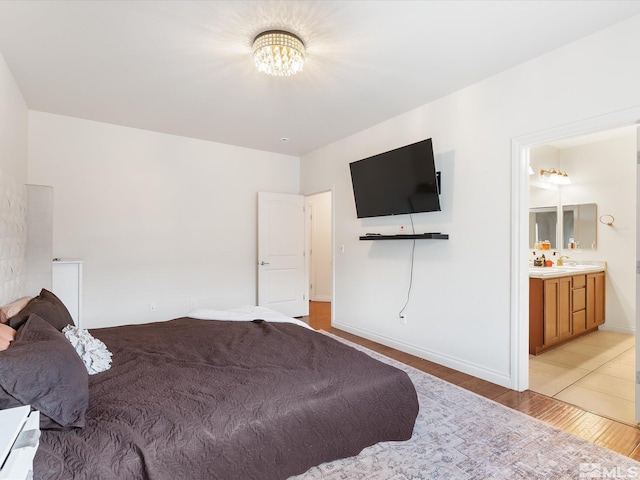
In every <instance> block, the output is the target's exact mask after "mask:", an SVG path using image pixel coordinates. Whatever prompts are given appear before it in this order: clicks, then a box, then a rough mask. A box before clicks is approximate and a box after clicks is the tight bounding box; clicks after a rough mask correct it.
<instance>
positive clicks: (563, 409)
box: [303, 302, 640, 461]
mask: <svg viewBox="0 0 640 480" xmlns="http://www.w3.org/2000/svg"><path fill="white" fill-rule="evenodd" d="M303 320H305V321H307V322H308V323H309V325H311V326H312V327H313V328H315V329H317V330H325V331H327V332H330V333H333V334H334V335H337V336H339V337H342V338H345V339H347V340H349V341H352V342H354V343H357V344H359V345H362V346H363V347H366V348H368V349H370V350H373V351H375V352H378V353H381V354H383V355H386V356H387V357H390V358H393V359H395V360H398V361H399V362H402V363H404V364H406V365H410V366H412V367H414V368H417V369H419V370H422V371H423V372H426V373H429V374H431V375H433V376H435V377H438V378H441V379H442V380H445V381H447V382H450V383H453V384H455V385H458V386H460V387H463V388H466V389H467V390H470V391H472V392H475V393H477V394H479V395H482V396H484V397H486V398H490V399H492V400H494V401H496V402H498V403H501V404H503V405H506V406H507V407H510V408H513V409H514V410H518V411H520V412H523V413H526V414H528V415H530V416H532V417H535V418H538V419H540V420H542V421H544V422H547V423H549V424H551V425H554V426H556V427H557V428H560V429H562V430H565V431H567V432H570V433H573V434H574V435H578V436H579V437H582V438H584V439H586V440H588V441H590V442H592V443H595V444H597V445H601V446H603V447H606V448H609V449H611V450H614V451H616V452H618V453H621V454H622V455H626V456H628V457H630V458H633V459H635V460H639V461H640V428H638V427H634V426H630V425H627V424H624V423H621V422H617V421H614V420H611V419H609V418H606V417H603V416H600V415H596V414H594V413H591V412H588V411H586V410H583V409H580V408H578V407H575V406H573V405H570V404H568V403H565V402H562V401H560V400H557V399H554V398H551V397H547V396H546V395H542V394H539V393H536V392H532V391H530V390H527V391H525V392H516V391H515V390H509V389H508V388H505V387H501V386H499V385H495V384H493V383H490V382H487V381H484V380H481V379H479V378H476V377H472V376H471V375H467V374H465V373H462V372H458V371H456V370H453V369H451V368H448V367H443V366H442V365H438V364H437V363H433V362H430V361H428V360H424V359H421V358H418V357H415V356H413V355H409V354H408V353H404V352H400V351H398V350H395V349H393V348H391V347H387V346H385V345H381V344H379V343H376V342H372V341H371V340H367V339H365V338H361V337H358V336H356V335H352V334H350V333H347V332H344V331H342V330H338V329H335V328H332V327H331V304H330V303H327V302H310V304H309V317H304V318H303Z"/></svg>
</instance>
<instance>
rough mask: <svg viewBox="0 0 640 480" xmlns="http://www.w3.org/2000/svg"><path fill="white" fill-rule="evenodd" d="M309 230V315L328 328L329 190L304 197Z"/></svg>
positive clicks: (330, 273) (330, 295)
mask: <svg viewBox="0 0 640 480" xmlns="http://www.w3.org/2000/svg"><path fill="white" fill-rule="evenodd" d="M305 206H306V212H307V216H306V223H307V226H308V227H307V232H308V235H307V236H308V242H307V252H308V268H309V275H308V278H309V288H308V291H309V301H310V303H309V318H310V322H316V323H317V322H319V324H321V325H322V326H323V327H324V328H330V327H331V304H332V300H333V228H332V223H333V221H332V218H333V214H332V212H333V209H332V193H331V191H326V192H321V193H317V194H313V195H307V196H306V197H305Z"/></svg>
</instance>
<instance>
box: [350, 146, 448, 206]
mask: <svg viewBox="0 0 640 480" xmlns="http://www.w3.org/2000/svg"><path fill="white" fill-rule="evenodd" d="M349 167H350V168H351V183H352V184H353V195H354V197H355V201H356V211H357V216H358V218H366V217H381V216H384V215H401V214H407V213H420V212H434V211H439V210H440V199H439V197H438V193H439V185H438V180H439V177H438V175H437V174H436V168H435V163H434V159H433V145H432V143H431V139H430V138H428V139H426V140H423V141H421V142H417V143H413V144H411V145H407V146H404V147H400V148H396V149H395V150H391V151H389V152H385V153H380V154H378V155H374V156H373V157H369V158H365V159H363V160H358V161H356V162H352V163H350V164H349Z"/></svg>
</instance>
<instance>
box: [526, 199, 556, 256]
mask: <svg viewBox="0 0 640 480" xmlns="http://www.w3.org/2000/svg"><path fill="white" fill-rule="evenodd" d="M545 240H549V241H550V242H551V248H552V249H555V248H558V208H557V207H539V208H530V209H529V247H530V248H534V245H535V244H536V242H544V241H545Z"/></svg>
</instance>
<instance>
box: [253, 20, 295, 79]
mask: <svg viewBox="0 0 640 480" xmlns="http://www.w3.org/2000/svg"><path fill="white" fill-rule="evenodd" d="M304 55H305V48H304V43H302V40H301V39H300V38H299V37H298V36H296V35H294V34H293V33H289V32H285V31H284V30H268V31H266V32H262V33H261V34H260V35H258V36H257V37H256V38H255V39H254V40H253V62H254V63H255V64H256V67H257V68H258V70H260V71H261V72H264V73H268V74H269V75H274V76H276V77H288V76H290V75H295V74H296V73H298V72H300V71H302V67H303V66H304Z"/></svg>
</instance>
